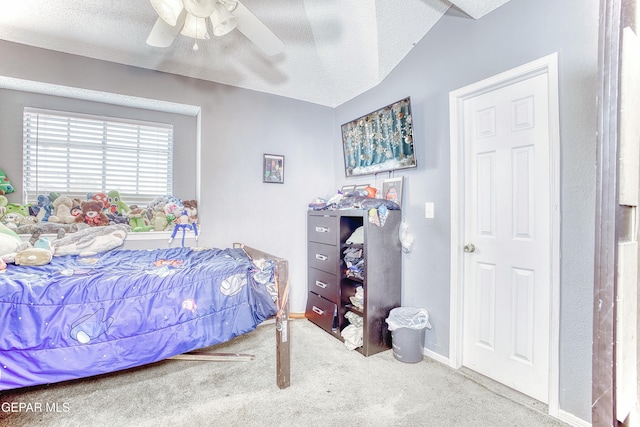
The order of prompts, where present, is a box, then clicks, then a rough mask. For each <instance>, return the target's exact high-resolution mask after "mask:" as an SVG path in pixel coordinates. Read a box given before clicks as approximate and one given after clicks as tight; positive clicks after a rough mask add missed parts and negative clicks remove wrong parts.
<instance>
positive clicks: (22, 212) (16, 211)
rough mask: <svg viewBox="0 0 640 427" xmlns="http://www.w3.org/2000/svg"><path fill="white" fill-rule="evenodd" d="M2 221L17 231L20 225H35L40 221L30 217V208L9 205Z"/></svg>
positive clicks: (15, 204)
mask: <svg viewBox="0 0 640 427" xmlns="http://www.w3.org/2000/svg"><path fill="white" fill-rule="evenodd" d="M0 221H2V223H3V224H4V225H6V226H7V227H9V228H11V229H14V230H15V229H16V228H18V227H19V226H20V225H26V224H35V223H36V222H38V219H37V218H36V217H33V216H30V215H29V206H27V205H19V204H17V203H9V204H7V205H6V206H5V213H4V215H3V216H2V218H1V219H0Z"/></svg>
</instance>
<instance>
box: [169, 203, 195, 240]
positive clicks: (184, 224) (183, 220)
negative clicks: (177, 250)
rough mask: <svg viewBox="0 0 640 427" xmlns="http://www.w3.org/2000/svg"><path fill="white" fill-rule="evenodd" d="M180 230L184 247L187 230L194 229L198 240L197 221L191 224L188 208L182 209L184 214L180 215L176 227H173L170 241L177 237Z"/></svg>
mask: <svg viewBox="0 0 640 427" xmlns="http://www.w3.org/2000/svg"><path fill="white" fill-rule="evenodd" d="M178 230H182V246H183V247H184V237H185V234H186V232H187V230H193V234H194V235H195V236H196V241H197V240H198V227H197V226H196V223H195V222H192V223H191V224H189V214H187V211H186V210H183V211H182V215H180V217H178V222H177V224H176V226H175V227H173V233H171V237H170V238H169V243H171V242H172V241H173V239H174V238H175V237H176V233H177V232H178Z"/></svg>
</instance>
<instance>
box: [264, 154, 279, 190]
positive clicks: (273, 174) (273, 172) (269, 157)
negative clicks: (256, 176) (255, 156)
mask: <svg viewBox="0 0 640 427" xmlns="http://www.w3.org/2000/svg"><path fill="white" fill-rule="evenodd" d="M262 165H263V169H262V182H268V183H272V184H284V156H281V155H278V154H265V155H264V157H263V160H262Z"/></svg>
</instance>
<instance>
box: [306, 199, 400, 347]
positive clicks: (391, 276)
mask: <svg viewBox="0 0 640 427" xmlns="http://www.w3.org/2000/svg"><path fill="white" fill-rule="evenodd" d="M368 218H369V213H368V211H366V210H360V209H349V210H337V211H309V212H308V216H307V236H308V247H307V248H308V256H307V260H308V280H309V282H308V285H309V295H308V299H307V309H306V317H307V318H308V319H309V320H310V321H312V322H313V323H315V324H316V325H318V326H319V327H321V328H322V329H324V330H325V331H327V332H328V333H330V334H332V335H333V336H335V337H336V338H339V339H341V340H342V336H341V335H340V332H341V331H342V330H343V329H344V328H345V327H347V326H348V325H349V324H350V322H349V321H348V320H347V319H346V318H345V314H346V313H347V312H349V311H351V312H353V313H355V314H357V315H359V316H362V318H363V345H362V346H361V347H358V348H357V349H356V350H357V351H359V352H360V353H362V354H363V355H365V356H370V355H372V354H376V353H378V352H380V351H383V350H387V349H389V348H391V334H390V332H389V331H388V329H387V324H386V322H385V319H386V318H387V317H388V315H389V312H390V311H391V310H392V309H393V308H395V307H399V306H400V303H401V282H402V273H401V272H402V252H401V246H400V241H399V238H398V229H399V226H400V220H401V212H400V211H398V210H393V211H389V212H388V216H387V218H386V221H385V224H384V226H379V225H376V224H373V223H371V222H369V219H368ZM359 227H362V231H363V243H347V240H348V239H349V238H350V237H351V236H352V234H353V233H354V232H355V231H356V230H357V229H358V228H359ZM348 248H356V249H361V250H362V252H363V253H362V256H363V259H364V266H363V268H362V271H363V278H361V279H360V278H358V277H348V276H347V274H346V270H347V264H346V263H345V261H344V250H345V249H348ZM359 286H362V288H363V291H364V300H363V308H362V309H359V308H358V307H356V306H355V305H354V304H353V303H352V301H351V299H350V297H351V296H353V295H355V294H356V290H357V288H358V287H359Z"/></svg>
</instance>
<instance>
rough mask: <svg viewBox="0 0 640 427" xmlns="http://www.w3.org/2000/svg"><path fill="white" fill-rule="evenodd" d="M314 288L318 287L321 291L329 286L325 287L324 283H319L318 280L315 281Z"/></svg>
mask: <svg viewBox="0 0 640 427" xmlns="http://www.w3.org/2000/svg"><path fill="white" fill-rule="evenodd" d="M316 286H317V287H319V288H322V289H327V286H329V285H327V284H326V283H324V282H321V281H319V280H316Z"/></svg>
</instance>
